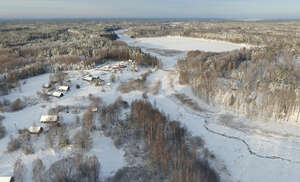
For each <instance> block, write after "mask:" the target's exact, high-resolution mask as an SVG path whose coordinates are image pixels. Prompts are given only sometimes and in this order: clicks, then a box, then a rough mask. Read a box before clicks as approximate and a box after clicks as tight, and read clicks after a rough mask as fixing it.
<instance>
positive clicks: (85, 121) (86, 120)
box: [82, 109, 95, 131]
mask: <svg viewBox="0 0 300 182" xmlns="http://www.w3.org/2000/svg"><path fill="white" fill-rule="evenodd" d="M94 118H95V114H94V112H93V111H92V110H91V109H87V110H86V111H85V113H84V114H83V117H82V128H84V129H87V130H89V131H92V130H93V129H94V128H95V119H94Z"/></svg>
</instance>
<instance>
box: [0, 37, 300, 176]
mask: <svg viewBox="0 0 300 182" xmlns="http://www.w3.org/2000/svg"><path fill="white" fill-rule="evenodd" d="M117 33H118V34H119V37H120V39H121V40H123V41H125V42H127V43H128V44H129V45H132V46H141V47H143V48H142V49H143V51H145V52H148V53H151V54H152V55H155V56H157V57H159V58H160V59H161V60H162V62H163V65H164V66H163V69H161V70H158V71H156V72H154V73H152V74H151V75H150V76H149V77H148V79H147V83H148V84H147V85H152V84H153V83H155V82H156V81H161V88H160V90H159V92H158V94H156V95H155V94H151V93H149V95H148V96H149V100H150V101H151V102H153V103H156V106H157V107H159V108H160V109H161V110H162V111H164V112H165V113H166V114H167V115H169V116H170V118H171V119H174V120H178V121H180V122H182V124H184V125H185V126H186V127H187V129H188V130H189V131H190V132H191V133H192V135H194V136H201V137H202V138H203V139H204V140H205V143H206V146H207V147H208V149H209V150H210V151H212V152H213V153H214V154H215V156H216V160H215V161H211V165H212V166H213V167H214V168H215V169H216V170H217V171H218V172H220V175H221V179H222V181H228V182H229V181H232V182H238V181H241V182H253V181H264V182H281V181H291V182H294V181H295V182H296V181H299V180H298V179H299V178H300V173H299V170H300V147H298V146H300V134H298V131H299V129H300V128H299V127H298V126H295V125H289V124H287V123H265V122H264V121H249V120H247V119H246V118H244V117H243V116H235V117H234V119H233V120H232V122H229V123H222V122H220V121H219V120H218V118H219V117H220V115H221V114H224V113H225V111H223V110H222V109H220V108H217V107H212V106H208V105H206V104H204V103H203V102H202V101H201V100H199V99H198V98H196V97H195V96H193V94H192V92H191V90H190V88H188V87H186V86H182V85H180V84H179V83H178V75H177V74H176V72H175V65H176V62H177V60H178V58H181V57H184V56H185V55H186V51H188V50H196V49H200V50H202V51H229V50H234V49H239V48H242V47H244V45H235V44H231V43H224V42H217V41H204V40H198V39H190V38H182V37H175V38H174V37H173V38H170V37H162V38H147V39H139V40H138V41H136V40H133V39H130V38H129V37H128V36H126V35H124V34H123V31H119V32H117ZM152 48H160V49H169V50H170V49H175V50H179V51H181V52H177V53H176V52H173V53H172V54H166V55H164V54H159V53H157V51H155V50H153V49H152ZM145 71H147V70H146V69H145V70H140V72H139V73H133V72H131V71H129V70H124V71H123V72H122V73H121V72H118V73H116V76H117V81H116V82H115V83H113V84H112V85H111V86H105V87H104V89H102V88H101V87H96V86H94V85H92V84H89V83H88V82H86V81H83V80H82V75H84V74H87V73H88V74H92V75H94V76H100V77H101V78H102V79H104V80H106V81H108V80H109V78H110V75H111V73H110V72H107V73H106V74H104V72H103V71H102V70H100V69H92V70H85V71H81V72H77V71H72V72H68V74H69V77H70V80H71V89H70V91H69V92H68V93H67V94H66V95H65V96H64V97H62V98H60V99H57V98H52V99H51V100H52V101H51V102H46V101H42V100H40V99H36V100H37V102H38V104H36V105H33V106H29V107H26V108H25V109H23V110H21V111H19V112H13V113H2V115H4V116H5V119H4V121H3V124H4V126H5V127H6V129H7V133H8V135H7V136H6V137H5V138H4V139H2V140H0V176H6V175H12V170H13V164H14V162H15V160H16V159H17V158H22V159H23V161H24V162H25V164H26V165H27V167H28V169H27V170H28V174H27V176H26V179H27V180H26V181H28V182H29V181H31V162H32V161H33V160H34V159H36V158H40V159H42V160H43V162H44V164H45V165H46V168H48V167H49V166H50V165H51V164H52V163H53V162H55V161H57V160H59V159H62V158H64V157H66V156H68V155H70V154H72V150H69V149H49V148H46V147H45V144H44V143H45V142H44V141H45V140H44V136H43V135H42V136H41V137H37V136H36V137H33V141H34V149H35V153H34V154H33V155H24V154H23V152H21V151H17V152H12V153H7V152H6V145H7V143H8V141H9V137H10V136H17V131H18V130H19V129H23V128H28V127H30V126H32V125H34V124H39V119H40V116H41V115H42V114H46V113H47V111H48V110H49V109H50V108H52V107H55V106H57V105H73V106H87V105H88V104H89V103H88V102H87V101H86V100H84V99H83V97H87V96H88V95H89V94H93V95H95V96H99V97H101V98H102V100H103V101H104V102H105V103H106V104H109V103H112V102H114V101H115V100H116V98H117V97H118V96H120V95H122V97H123V100H126V101H128V102H129V103H130V102H131V101H133V100H135V99H140V98H142V94H143V92H141V91H133V92H130V93H127V94H121V93H120V92H119V91H118V90H117V87H118V85H119V83H120V82H122V81H127V80H129V79H131V78H137V77H138V75H139V74H141V73H142V72H145ZM48 80H49V74H44V75H41V76H37V77H33V78H30V79H26V80H24V81H26V83H25V84H23V85H22V87H21V90H15V91H14V92H13V93H11V94H10V95H8V96H2V97H1V98H0V99H4V98H5V99H8V100H15V99H16V98H22V97H24V96H26V97H31V98H32V99H34V98H36V97H37V95H36V92H37V91H40V90H41V89H42V85H43V84H44V83H47V82H48ZM24 81H23V82H24ZM76 84H78V85H80V89H76ZM103 90H104V91H103ZM176 93H183V94H185V95H186V96H188V97H190V98H192V99H194V100H195V101H197V102H198V104H199V105H200V107H201V108H203V109H205V110H206V111H205V112H198V111H194V110H192V109H191V108H189V107H187V106H185V105H184V104H182V103H180V101H179V100H177V99H176V98H175V97H174V94H176ZM74 117H75V115H74V114H71V113H64V115H63V120H64V122H65V123H67V124H68V123H69V122H71V121H74ZM74 132H75V131H70V135H73V134H74ZM93 138H94V140H93V148H92V149H91V150H90V151H89V153H88V155H96V156H97V157H98V159H99V161H100V163H101V171H102V174H103V176H104V177H108V176H111V175H112V174H113V173H114V172H116V171H117V170H118V169H120V168H122V167H124V166H126V165H128V164H127V162H126V160H125V157H124V156H123V155H124V151H123V149H122V148H121V149H117V148H116V147H115V146H114V144H113V142H112V141H111V139H110V138H107V137H105V136H103V135H102V133H100V132H95V133H94V136H93Z"/></svg>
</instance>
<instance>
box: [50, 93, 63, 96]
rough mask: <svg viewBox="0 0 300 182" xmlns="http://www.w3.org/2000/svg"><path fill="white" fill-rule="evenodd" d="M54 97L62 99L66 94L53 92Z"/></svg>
mask: <svg viewBox="0 0 300 182" xmlns="http://www.w3.org/2000/svg"><path fill="white" fill-rule="evenodd" d="M52 95H53V96H54V97H62V96H63V95H64V94H63V93H61V92H53V94H52Z"/></svg>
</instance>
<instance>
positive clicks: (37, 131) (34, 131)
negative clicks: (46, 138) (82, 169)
mask: <svg viewBox="0 0 300 182" xmlns="http://www.w3.org/2000/svg"><path fill="white" fill-rule="evenodd" d="M43 130H44V129H43V127H40V126H31V127H30V128H28V132H29V133H30V134H33V135H39V134H41V133H42V132H43Z"/></svg>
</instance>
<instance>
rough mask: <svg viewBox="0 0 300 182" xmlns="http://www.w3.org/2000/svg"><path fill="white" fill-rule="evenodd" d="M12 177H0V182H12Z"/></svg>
mask: <svg viewBox="0 0 300 182" xmlns="http://www.w3.org/2000/svg"><path fill="white" fill-rule="evenodd" d="M14 181H15V180H14V177H0V182H14Z"/></svg>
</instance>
